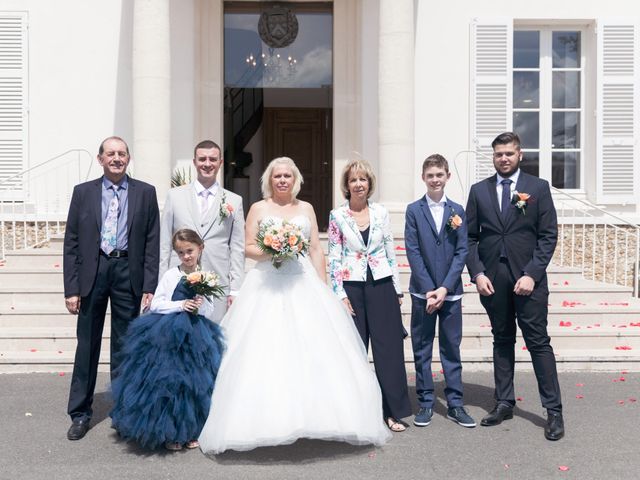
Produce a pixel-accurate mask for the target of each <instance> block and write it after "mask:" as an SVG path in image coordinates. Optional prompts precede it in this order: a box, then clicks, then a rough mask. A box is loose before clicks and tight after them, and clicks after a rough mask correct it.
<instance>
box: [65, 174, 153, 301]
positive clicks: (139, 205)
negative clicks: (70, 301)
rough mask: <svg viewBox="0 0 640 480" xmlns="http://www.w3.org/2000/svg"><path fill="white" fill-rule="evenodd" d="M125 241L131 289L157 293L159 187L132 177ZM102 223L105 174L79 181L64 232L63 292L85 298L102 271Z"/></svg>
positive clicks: (72, 197) (74, 190)
mask: <svg viewBox="0 0 640 480" xmlns="http://www.w3.org/2000/svg"><path fill="white" fill-rule="evenodd" d="M128 182H129V192H128V203H129V206H128V213H127V235H128V236H127V239H128V240H127V241H128V247H127V248H128V253H129V255H128V257H127V258H128V262H129V278H130V281H131V289H132V291H133V292H134V293H135V294H136V295H137V296H141V295H142V294H143V293H153V292H155V290H156V286H157V285H158V267H159V264H160V221H159V212H158V199H157V197H156V189H155V188H154V187H153V186H151V185H149V184H148V183H144V182H141V181H140V180H135V179H133V178H131V177H128ZM101 226H102V177H100V178H97V179H95V180H90V181H88V182H85V183H81V184H79V185H76V186H75V188H74V189H73V195H72V196H71V205H70V206H69V214H68V216H67V224H66V230H65V234H64V253H63V277H64V296H65V297H70V296H73V295H80V296H81V297H84V296H87V295H88V294H89V293H90V292H91V289H92V288H93V284H94V282H95V279H96V274H97V273H98V256H99V255H100V229H101Z"/></svg>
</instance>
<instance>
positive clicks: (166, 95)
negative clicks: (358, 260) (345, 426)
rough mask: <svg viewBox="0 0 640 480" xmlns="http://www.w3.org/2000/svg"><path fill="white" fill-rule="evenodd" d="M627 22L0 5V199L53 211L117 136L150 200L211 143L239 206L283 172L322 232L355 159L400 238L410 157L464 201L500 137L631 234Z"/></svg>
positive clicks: (410, 2) (277, 6) (414, 7)
mask: <svg viewBox="0 0 640 480" xmlns="http://www.w3.org/2000/svg"><path fill="white" fill-rule="evenodd" d="M612 14H613V16H612ZM639 25H640V7H638V6H637V4H636V2H632V1H630V0H610V1H609V2H606V3H604V2H583V1H579V0H567V1H565V2H553V1H549V0H541V1H539V2H529V3H526V2H515V3H514V2H511V3H505V2H502V1H498V0H491V1H486V2H474V1H472V0H460V1H458V2H448V3H447V2H429V1H423V0H415V1H414V0H334V1H332V2H312V1H309V2H307V1H297V2H255V1H227V2H225V1H223V0H129V1H126V0H122V1H116V0H113V1H110V2H104V1H98V0H64V1H59V2H50V1H47V0H1V1H0V202H5V203H6V202H22V203H23V204H25V205H31V204H32V205H33V208H32V209H33V210H34V211H36V210H37V209H38V208H39V207H38V205H41V204H43V202H46V203H49V204H51V203H52V202H53V203H55V205H56V208H55V209H53V210H51V212H52V215H55V214H56V211H57V212H58V213H60V212H66V204H65V200H66V199H68V196H69V194H70V191H71V190H70V189H71V186H72V184H73V183H76V182H77V181H81V180H83V179H84V178H87V177H91V176H96V175H98V174H99V170H98V169H97V168H96V167H97V165H96V162H95V154H96V150H97V146H98V143H99V142H100V140H102V139H103V138H104V137H107V136H109V135H119V136H122V137H123V138H125V139H127V140H128V141H129V143H130V146H131V148H132V158H133V163H132V173H133V175H134V176H135V177H137V178H140V179H143V180H146V181H148V182H150V183H152V184H154V185H155V186H156V187H157V189H158V195H159V199H160V201H161V203H162V199H163V198H164V195H165V194H166V191H167V190H168V189H169V188H170V178H171V175H172V173H173V172H174V171H175V170H176V169H178V170H183V171H185V172H186V170H185V169H187V168H188V165H189V162H190V159H191V158H192V155H193V146H194V145H195V144H196V143H197V142H198V141H199V140H201V139H205V138H210V139H213V140H215V141H217V142H219V143H220V144H221V145H222V147H223V150H224V153H225V160H226V162H225V172H224V174H223V175H222V177H221V180H222V181H223V182H224V184H225V186H227V187H228V188H231V189H233V190H235V191H237V192H238V193H240V194H242V195H243V196H244V197H245V202H246V203H251V202H253V201H255V200H257V199H258V198H259V184H258V179H259V175H260V173H261V171H262V169H263V167H264V165H265V164H266V163H267V162H268V161H269V160H270V159H271V158H273V157H274V156H279V155H287V156H291V157H292V158H293V159H294V160H296V162H298V163H299V165H300V166H301V170H302V172H303V175H304V176H305V185H304V186H303V191H302V198H304V199H307V200H309V201H312V203H313V204H314V205H315V206H316V209H317V210H318V217H319V219H321V221H320V223H321V224H323V223H324V224H326V220H322V219H324V218H326V214H327V213H328V210H329V209H330V208H332V207H333V206H335V205H337V204H339V203H341V202H342V197H341V194H340V189H339V185H338V183H339V176H340V172H341V169H342V167H343V166H344V165H345V164H346V162H348V161H349V160H350V159H352V158H357V157H361V158H365V159H367V160H369V161H370V162H371V163H372V165H373V166H374V169H375V171H376V172H377V176H378V180H379V188H378V191H377V192H376V194H375V196H374V198H375V199H376V200H378V201H380V202H382V203H384V204H385V205H386V206H387V207H388V208H389V209H390V211H391V212H392V218H393V221H394V226H395V227H396V229H397V230H398V231H400V230H401V227H402V219H403V213H404V208H405V206H406V204H407V203H408V202H410V201H412V200H413V199H415V198H417V197H418V196H420V195H422V194H423V193H424V185H423V184H422V182H421V181H420V178H419V174H420V166H421V163H422V160H423V159H424V158H425V157H426V156H427V155H429V154H431V153H434V152H438V153H441V154H443V155H445V156H446V157H447V158H448V159H449V161H450V163H451V165H452V170H453V176H454V179H453V181H452V182H451V184H450V185H451V187H450V189H449V192H448V194H449V195H450V196H451V197H452V198H454V199H456V200H458V201H460V202H463V203H464V202H465V201H466V194H467V191H468V188H469V185H470V184H471V183H473V182H475V181H476V180H479V179H481V178H484V177H485V176H487V175H488V174H490V173H491V171H492V169H491V161H490V157H489V156H488V154H489V153H490V145H489V144H490V142H491V140H492V138H493V137H494V136H495V135H496V134H498V133H500V132H502V131H505V130H515V131H516V132H518V133H519V134H520V135H521V137H522V140H523V147H524V150H525V161H524V163H523V169H525V170H527V171H529V172H531V173H534V174H535V175H539V176H540V177H542V178H545V179H547V180H549V181H550V183H551V184H552V186H554V187H555V188H557V189H558V190H560V191H565V192H568V193H570V194H571V195H573V196H575V197H576V198H579V199H582V200H584V201H586V202H590V203H593V204H594V205H600V206H604V207H605V208H606V209H607V210H609V211H611V212H615V213H616V214H617V215H620V216H621V217H622V218H624V219H626V220H628V221H631V222H633V223H640V193H638V192H640V170H639V169H640V166H639V164H640V161H638V159H637V158H636V147H637V145H636V143H637V138H638V131H639V130H638V128H639V126H640V113H639V112H640V110H639V105H638V104H639V102H638V75H639V63H638V56H639V52H640V50H639V46H640V44H639V42H640V39H639V33H640V31H639V30H638V28H639ZM43 164H46V165H49V166H55V168H53V170H47V167H45V166H43ZM25 171H26V172H27V173H26V174H25V173H23V172H25ZM42 172H45V173H44V174H43V173H42ZM38 176H40V177H42V178H43V179H44V180H40V183H38V181H37V180H36V179H37V178H38ZM59 176H60V177H64V179H65V180H64V181H63V180H62V179H58V177H59ZM43 181H44V184H46V185H47V186H48V187H49V188H48V189H45V188H44V187H43V186H42V182H43ZM65 182H66V183H65ZM67 183H68V184H69V185H67ZM54 197H55V199H54ZM54 210H55V211H54ZM1 213H2V215H4V216H5V217H7V218H8V217H10V216H11V211H10V210H8V209H4V210H2V212H1Z"/></svg>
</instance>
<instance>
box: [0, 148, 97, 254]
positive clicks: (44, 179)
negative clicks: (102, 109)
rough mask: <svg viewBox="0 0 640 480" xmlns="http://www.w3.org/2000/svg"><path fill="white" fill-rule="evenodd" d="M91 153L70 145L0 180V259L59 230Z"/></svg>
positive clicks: (84, 177) (87, 171) (85, 176)
mask: <svg viewBox="0 0 640 480" xmlns="http://www.w3.org/2000/svg"><path fill="white" fill-rule="evenodd" d="M91 159H92V155H91V153H89V151H87V150H85V149H82V148H73V149H69V150H67V151H65V152H62V153H60V154H58V155H55V156H53V157H51V158H49V159H47V160H45V161H44V162H42V163H39V164H38V165H34V166H33V167H30V168H27V169H25V170H23V171H22V172H20V173H17V174H15V175H12V176H10V177H8V178H5V179H3V180H2V181H0V259H4V258H5V255H6V250H7V249H13V250H15V249H19V248H30V247H35V246H38V245H40V244H42V243H43V242H46V241H48V240H49V239H50V238H51V235H53V234H56V233H61V232H62V223H63V222H64V219H65V218H66V213H67V210H68V209H69V202H70V200H71V193H72V191H73V187H74V186H75V185H76V184H78V183H81V182H83V181H86V180H88V179H89V176H90V174H91V171H92V167H97V163H94V162H92V161H91Z"/></svg>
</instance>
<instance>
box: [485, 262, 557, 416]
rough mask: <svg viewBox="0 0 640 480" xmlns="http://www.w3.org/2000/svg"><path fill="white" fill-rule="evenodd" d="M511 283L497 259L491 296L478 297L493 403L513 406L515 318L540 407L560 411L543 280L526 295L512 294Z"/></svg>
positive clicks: (545, 288) (513, 282)
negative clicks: (484, 318) (487, 325)
mask: <svg viewBox="0 0 640 480" xmlns="http://www.w3.org/2000/svg"><path fill="white" fill-rule="evenodd" d="M515 283H516V280H515V278H514V277H513V274H512V273H511V270H510V269H509V264H508V263H507V260H506V259H501V260H500V263H499V264H498V268H497V270H496V275H495V279H494V280H493V288H494V290H495V293H494V294H493V295H490V296H488V297H483V296H480V301H481V302H482V305H483V306H484V308H485V310H486V311H487V314H488V315H489V319H490V320H491V332H492V333H493V369H494V372H493V375H494V379H495V384H496V390H495V397H496V400H497V401H498V402H499V403H506V404H510V405H515V403H516V400H515V393H514V388H513V376H514V371H515V343H516V331H517V327H516V319H517V325H518V326H519V327H520V330H521V331H522V336H523V337H524V342H525V344H526V346H527V350H528V351H529V353H530V354H531V362H532V363H533V370H534V372H535V374H536V378H537V380H538V391H539V393H540V398H541V400H542V406H543V407H544V408H546V409H548V410H552V411H557V412H559V411H562V400H561V398H560V384H559V383H558V373H557V371H556V358H555V356H554V354H553V348H551V339H550V338H549V335H548V334H547V311H548V307H547V300H548V298H549V289H548V286H547V280H546V278H545V279H544V280H543V281H542V282H540V284H537V285H536V286H535V288H534V289H533V292H532V293H531V295H529V296H525V295H516V294H515V293H513V287H514V285H515Z"/></svg>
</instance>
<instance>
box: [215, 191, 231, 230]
mask: <svg viewBox="0 0 640 480" xmlns="http://www.w3.org/2000/svg"><path fill="white" fill-rule="evenodd" d="M218 214H219V215H220V220H219V221H218V225H222V222H224V220H225V219H226V218H227V217H229V216H231V215H232V214H233V205H231V204H230V203H227V194H226V193H224V192H222V200H221V201H220V211H219V212H218Z"/></svg>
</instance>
